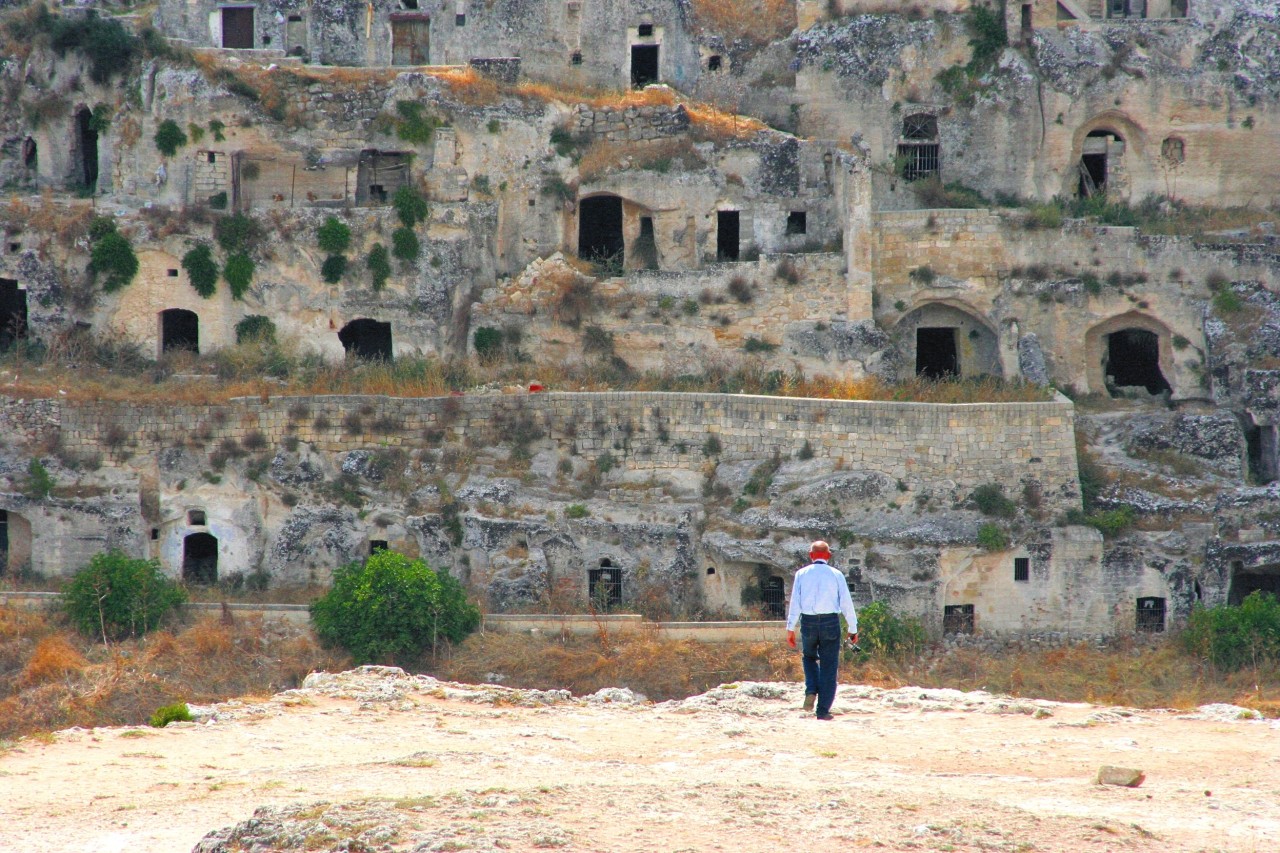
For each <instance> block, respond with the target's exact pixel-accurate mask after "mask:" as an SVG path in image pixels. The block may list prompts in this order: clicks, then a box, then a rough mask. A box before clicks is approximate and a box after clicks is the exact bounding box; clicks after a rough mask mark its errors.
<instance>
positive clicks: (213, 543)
mask: <svg viewBox="0 0 1280 853" xmlns="http://www.w3.org/2000/svg"><path fill="white" fill-rule="evenodd" d="M182 579H183V580H184V581H186V582H187V583H198V584H205V585H208V584H214V583H217V582H218V539H217V537H215V536H213V535H212V534H210V533H190V534H188V535H187V537H186V538H185V539H183V540H182Z"/></svg>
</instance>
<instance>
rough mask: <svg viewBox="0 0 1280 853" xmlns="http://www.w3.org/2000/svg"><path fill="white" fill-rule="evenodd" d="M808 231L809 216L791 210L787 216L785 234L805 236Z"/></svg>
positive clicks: (801, 211)
mask: <svg viewBox="0 0 1280 853" xmlns="http://www.w3.org/2000/svg"><path fill="white" fill-rule="evenodd" d="M808 231H809V214H808V213H806V212H805V211H803V210H793V211H791V212H790V213H788V214H787V234H788V235H792V234H806V233H808Z"/></svg>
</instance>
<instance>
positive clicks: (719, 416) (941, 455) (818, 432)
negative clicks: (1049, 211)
mask: <svg viewBox="0 0 1280 853" xmlns="http://www.w3.org/2000/svg"><path fill="white" fill-rule="evenodd" d="M41 403H43V401H41ZM445 431H452V433H454V434H455V435H456V436H457V437H459V438H464V439H466V440H468V441H471V442H479V443H484V444H496V443H501V442H512V441H521V440H523V441H532V440H543V439H545V440H549V441H551V442H554V443H556V444H558V445H559V446H560V447H561V448H563V450H565V451H566V452H570V453H577V454H581V455H582V456H584V457H586V458H595V457H596V456H599V455H601V454H604V453H606V452H607V453H610V454H612V455H613V456H614V457H615V458H617V459H618V461H619V463H620V464H621V465H623V466H625V467H627V468H629V469H632V470H639V471H644V470H652V471H657V470H662V469H670V468H691V469H697V468H700V467H701V466H702V465H703V464H704V462H705V461H706V460H707V457H708V456H709V455H711V456H716V457H717V458H718V459H719V460H720V461H725V462H732V461H737V460H748V459H758V458H767V457H769V456H771V455H772V454H773V453H774V452H775V451H779V452H781V453H782V454H783V455H787V454H790V453H793V452H794V451H797V450H799V449H800V448H801V447H802V446H803V445H804V443H805V442H806V441H807V442H809V444H810V447H811V449H812V450H813V452H814V454H815V455H817V456H820V457H828V458H833V459H836V460H838V463H839V464H840V465H843V466H844V467H847V468H852V469H870V470H874V471H879V472H883V473H884V474H886V475H888V476H890V477H894V478H899V479H905V478H912V479H917V480H924V481H930V482H939V481H947V482H952V483H954V484H955V485H956V487H958V488H961V489H971V488H974V487H976V486H978V485H981V484H983V483H991V482H996V483H1000V484H1002V485H1003V486H1004V487H1005V489H1006V491H1008V492H1010V493H1013V492H1015V491H1016V490H1018V489H1020V488H1021V485H1022V483H1023V482H1024V481H1025V480H1026V479H1028V478H1031V477H1033V478H1035V479H1036V480H1038V481H1039V482H1040V484H1041V487H1042V489H1043V493H1044V494H1045V496H1046V501H1047V503H1048V508H1049V509H1050V510H1052V511H1062V510H1065V509H1069V508H1071V507H1075V506H1078V505H1079V483H1078V480H1077V475H1076V460H1075V440H1074V409H1073V407H1072V405H1071V403H1070V402H1069V401H1067V400H1065V399H1063V398H1059V399H1058V400H1056V401H1053V402H1047V403H1018V404H966V405H930V404H921V403H889V402H864V401H832V400H816V399H794V398H779V397H758V396H747V395H722V394H677V393H636V392H616V393H614V392H605V393H576V394H568V393H564V394H562V393H541V394H532V395H523V394H522V395H519V396H515V395H485V396H478V395H477V396H466V397H443V398H425V399H424V398H387V397H355V396H353V397H343V396H324V397H280V398H271V399H268V400H265V401H263V400H260V399H240V400H236V401H234V402H232V403H231V404H227V405H218V406H164V405H137V404H122V403H75V402H65V403H63V404H62V411H61V441H62V446H63V447H64V448H65V449H66V450H67V451H69V452H71V453H76V452H104V451H105V452H106V453H107V455H108V456H109V457H110V456H111V455H112V453H113V452H114V451H117V450H119V451H123V450H128V451H129V452H131V453H134V454H136V453H153V452H156V451H159V450H161V449H163V448H165V447H172V446H177V445H182V444H188V443H191V442H196V443H198V444H200V445H202V446H207V447H214V446H216V445H217V444H219V443H220V442H222V441H224V440H226V439H234V440H236V441H238V442H240V443H241V445H244V446H248V447H252V446H254V445H257V446H265V447H269V446H274V445H275V444H277V443H279V442H282V441H284V440H285V439H286V438H287V437H289V436H296V437H297V438H298V439H300V440H302V441H306V442H309V443H312V444H314V445H315V446H316V447H317V449H319V450H321V451H324V452H343V451H349V450H355V449H357V448H362V447H379V446H400V445H405V444H421V443H422V442H423V441H426V442H428V443H430V442H438V441H440V440H441V439H442V438H443V436H444V434H445ZM712 437H714V438H715V439H716V440H717V441H718V442H719V444H720V450H719V452H718V453H715V452H714V451H713V450H712V448H709V447H708V446H707V445H708V443H710V439H711V438H712ZM712 444H714V443H712ZM109 462H110V459H108V463H109Z"/></svg>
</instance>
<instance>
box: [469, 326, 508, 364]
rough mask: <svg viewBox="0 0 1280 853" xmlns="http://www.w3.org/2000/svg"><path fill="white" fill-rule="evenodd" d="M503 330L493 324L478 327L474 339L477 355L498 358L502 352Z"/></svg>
mask: <svg viewBox="0 0 1280 853" xmlns="http://www.w3.org/2000/svg"><path fill="white" fill-rule="evenodd" d="M502 338H503V335H502V330H501V329H495V328H493V327H492V326H481V327H480V328H478V329H476V333H475V335H474V336H472V340H473V341H474V342H475V345H476V355H478V356H480V357H481V358H496V357H497V356H498V355H499V354H500V353H501V352H502Z"/></svg>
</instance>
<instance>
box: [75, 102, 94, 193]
mask: <svg viewBox="0 0 1280 853" xmlns="http://www.w3.org/2000/svg"><path fill="white" fill-rule="evenodd" d="M71 165H72V174H71V180H72V183H73V184H75V185H76V186H78V187H80V188H83V189H84V190H86V191H87V192H89V193H93V192H94V191H96V190H97V188H98V131H97V130H95V129H94V121H93V111H92V110H90V109H89V108H88V107H85V106H81V107H80V108H79V109H77V110H76V114H75V121H74V124H73V126H72V128H71Z"/></svg>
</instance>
